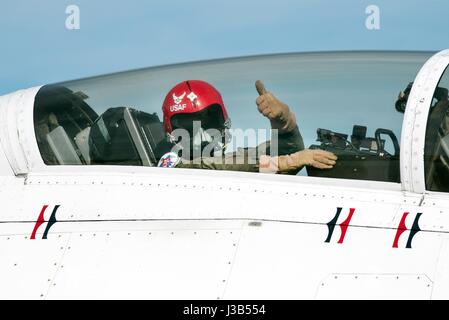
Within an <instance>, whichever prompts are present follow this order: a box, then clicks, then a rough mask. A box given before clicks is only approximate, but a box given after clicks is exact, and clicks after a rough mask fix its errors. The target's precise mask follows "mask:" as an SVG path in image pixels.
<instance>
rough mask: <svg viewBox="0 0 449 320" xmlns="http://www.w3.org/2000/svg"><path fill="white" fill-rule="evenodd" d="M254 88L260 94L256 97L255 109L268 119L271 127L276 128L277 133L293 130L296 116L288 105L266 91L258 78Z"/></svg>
mask: <svg viewBox="0 0 449 320" xmlns="http://www.w3.org/2000/svg"><path fill="white" fill-rule="evenodd" d="M256 89H257V92H258V93H259V95H260V96H259V97H258V98H257V99H256V104H257V109H258V110H259V112H260V113H262V114H263V115H264V116H265V117H267V118H268V119H270V122H271V128H272V129H278V130H279V133H286V132H291V131H293V130H294V129H295V127H296V118H295V114H294V113H293V112H292V111H291V110H290V108H289V107H288V105H286V104H285V103H283V102H282V101H280V100H279V99H277V98H276V97H275V96H273V95H272V94H271V93H270V92H268V91H267V90H266V89H265V86H264V85H263V83H262V81H260V80H257V81H256Z"/></svg>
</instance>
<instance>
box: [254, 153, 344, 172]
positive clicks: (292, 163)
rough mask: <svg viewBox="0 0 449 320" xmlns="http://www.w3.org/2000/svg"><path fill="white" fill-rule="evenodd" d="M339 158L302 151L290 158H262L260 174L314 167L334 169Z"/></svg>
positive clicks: (330, 154) (327, 154)
mask: <svg viewBox="0 0 449 320" xmlns="http://www.w3.org/2000/svg"><path fill="white" fill-rule="evenodd" d="M337 159H338V158H337V156H336V155H334V154H333V153H331V152H328V151H324V150H310V149H306V150H302V151H298V152H296V153H293V154H291V155H288V156H279V157H270V156H261V157H260V160H259V162H260V163H259V172H262V173H277V172H278V173H282V172H289V171H292V170H296V169H299V168H301V167H303V166H312V167H315V168H318V169H332V168H333V167H334V165H335V164H336V161H337Z"/></svg>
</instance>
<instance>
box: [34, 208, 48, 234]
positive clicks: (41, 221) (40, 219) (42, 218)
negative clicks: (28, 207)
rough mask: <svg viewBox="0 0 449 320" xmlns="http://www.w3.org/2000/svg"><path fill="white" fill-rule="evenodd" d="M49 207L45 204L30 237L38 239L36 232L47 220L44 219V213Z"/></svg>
mask: <svg viewBox="0 0 449 320" xmlns="http://www.w3.org/2000/svg"><path fill="white" fill-rule="evenodd" d="M47 208H48V205H45V206H43V207H42V210H41V213H40V214H39V218H37V221H36V225H35V226H34V230H33V233H32V234H31V237H30V239H31V240H35V239H36V232H37V230H38V229H39V227H40V226H41V225H42V224H43V223H44V222H45V220H44V213H45V210H47Z"/></svg>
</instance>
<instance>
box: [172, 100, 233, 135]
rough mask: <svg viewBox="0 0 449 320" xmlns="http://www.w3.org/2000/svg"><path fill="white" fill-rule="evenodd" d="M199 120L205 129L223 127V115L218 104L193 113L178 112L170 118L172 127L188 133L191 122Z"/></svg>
mask: <svg viewBox="0 0 449 320" xmlns="http://www.w3.org/2000/svg"><path fill="white" fill-rule="evenodd" d="M194 121H200V122H201V128H203V129H204V130H207V129H223V128H224V127H225V125H224V116H223V112H222V110H221V107H220V106H219V105H212V106H210V107H208V108H206V109H203V110H201V111H198V112H195V113H180V114H177V115H174V116H173V117H172V118H171V124H172V126H173V129H174V130H175V129H185V130H187V131H189V132H190V133H192V132H193V122H194Z"/></svg>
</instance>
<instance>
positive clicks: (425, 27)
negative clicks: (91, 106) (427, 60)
mask: <svg viewBox="0 0 449 320" xmlns="http://www.w3.org/2000/svg"><path fill="white" fill-rule="evenodd" d="M68 5H77V6H78V7H79V8H80V13H81V15H80V21H81V29H80V30H67V29H66V26H65V22H66V18H67V16H68V15H67V14H66V13H65V11H66V7H67V6H68ZM368 5H377V6H378V7H379V9H380V27H381V28H380V30H374V31H373V30H368V29H367V28H366V27H365V20H366V18H367V14H366V13H365V9H366V7H367V6H368ZM448 12H449V1H447V0H430V1H429V0H394V1H392V0H369V1H365V0H296V1H294V0H276V1H275V0H257V1H252V0H251V1H242V0H223V1H217V0H208V1H206V0H190V1H185V0H184V1H181V0H171V1H162V0H159V1H149V0H146V1H144V0H127V1H122V0H114V1H104V0H101V1H100V0H68V1H67V0H2V4H1V5H0V35H1V37H0V39H1V42H0V43H1V45H0V58H1V59H0V94H4V93H8V92H11V91H14V90H17V89H21V88H27V87H31V86H35V85H41V84H46V83H52V82H58V81H64V80H70V79H76V78H81V77H87V76H92V75H98V74H104V73H110V72H115V71H122V70H127V69H134V68H141V67H147V66H155V65H161V64H169V63H177V62H185V61H195V60H202V59H213V58H223V57H234V56H242V55H253V54H265V53H278V52H301V51H320V50H326V51H327V50H366V49H374V50H384V49H385V50H440V49H445V48H449V16H448Z"/></svg>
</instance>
